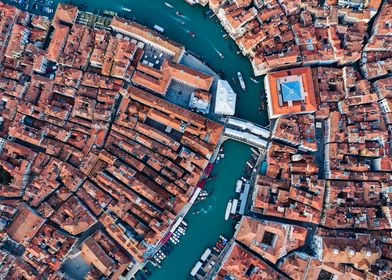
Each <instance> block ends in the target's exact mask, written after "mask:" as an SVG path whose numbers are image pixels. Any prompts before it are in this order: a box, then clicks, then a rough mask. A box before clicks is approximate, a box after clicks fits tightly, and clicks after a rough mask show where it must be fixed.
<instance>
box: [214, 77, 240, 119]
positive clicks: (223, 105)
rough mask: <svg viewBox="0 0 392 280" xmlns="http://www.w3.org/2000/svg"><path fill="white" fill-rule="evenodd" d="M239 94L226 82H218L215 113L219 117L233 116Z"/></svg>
mask: <svg viewBox="0 0 392 280" xmlns="http://www.w3.org/2000/svg"><path fill="white" fill-rule="evenodd" d="M236 98H237V94H236V93H235V92H234V91H233V89H232V88H231V86H230V85H229V83H228V82H227V81H225V80H218V85H217V90H216V97H215V106H214V113H215V114H218V115H227V116H233V115H234V113H235V104H236Z"/></svg>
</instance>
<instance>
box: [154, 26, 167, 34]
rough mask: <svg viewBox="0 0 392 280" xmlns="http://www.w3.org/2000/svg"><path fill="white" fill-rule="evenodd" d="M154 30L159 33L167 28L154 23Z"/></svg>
mask: <svg viewBox="0 0 392 280" xmlns="http://www.w3.org/2000/svg"><path fill="white" fill-rule="evenodd" d="M154 30H156V31H158V32H159V33H163V32H165V29H164V28H163V27H160V26H159V25H157V24H155V25H154Z"/></svg>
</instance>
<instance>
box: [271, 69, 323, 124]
mask: <svg viewBox="0 0 392 280" xmlns="http://www.w3.org/2000/svg"><path fill="white" fill-rule="evenodd" d="M265 87H266V93H267V102H268V114H269V117H270V118H271V119H275V118H277V117H279V116H284V115H290V114H305V113H312V112H314V111H316V109H317V105H316V98H315V95H314V88H313V79H312V72H311V69H310V68H309V67H306V68H296V69H292V70H285V71H279V72H274V73H269V74H267V75H266V77H265Z"/></svg>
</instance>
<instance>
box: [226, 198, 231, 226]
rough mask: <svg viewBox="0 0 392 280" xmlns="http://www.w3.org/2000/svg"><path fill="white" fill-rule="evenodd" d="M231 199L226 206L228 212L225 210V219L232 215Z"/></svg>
mask: <svg viewBox="0 0 392 280" xmlns="http://www.w3.org/2000/svg"><path fill="white" fill-rule="evenodd" d="M231 204H232V202H231V199H230V200H229V202H228V203H227V207H226V212H225V220H226V221H227V220H228V219H229V217H230V211H231Z"/></svg>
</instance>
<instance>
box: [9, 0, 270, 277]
mask: <svg viewBox="0 0 392 280" xmlns="http://www.w3.org/2000/svg"><path fill="white" fill-rule="evenodd" d="M5 2H9V1H5ZM58 2H59V1H57V0H56V1H54V5H55V6H57V3H58ZM63 2H64V1H63ZM164 2H165V1H163V0H111V1H107V0H76V1H75V0H74V1H73V4H77V5H85V8H83V9H84V10H87V11H90V12H93V13H98V12H99V11H103V10H112V11H115V12H117V13H118V14H119V16H122V17H126V18H128V19H131V18H135V21H136V22H139V23H142V24H144V25H146V26H148V27H150V28H152V27H153V26H154V25H155V24H157V25H159V26H161V27H163V28H164V29H165V33H164V35H165V36H167V37H169V38H170V39H172V40H174V41H177V42H179V43H181V44H183V45H184V46H185V47H186V49H187V50H190V51H192V52H193V53H196V54H198V55H200V56H201V57H202V59H203V60H204V61H206V63H207V64H208V65H209V66H210V67H211V68H212V69H214V70H215V71H216V72H218V73H219V72H224V75H225V79H226V80H228V81H229V83H230V84H231V85H232V87H233V89H234V90H235V91H236V92H237V93H238V98H237V106H236V116H238V117H241V118H243V119H246V120H250V121H253V122H256V123H259V124H261V125H267V124H268V119H267V113H266V111H265V110H262V111H261V112H260V110H259V107H260V106H261V100H260V93H261V91H262V90H263V82H262V80H263V79H262V77H259V78H256V80H257V81H258V83H255V82H253V81H251V80H250V79H249V78H250V77H253V75H252V69H251V65H250V63H249V61H248V59H247V58H246V57H243V56H242V55H237V53H236V51H237V47H236V45H235V43H234V42H233V41H232V40H231V39H225V38H223V35H224V34H225V33H224V32H223V29H222V27H221V25H220V23H218V22H216V18H212V19H210V18H209V16H207V15H206V14H205V13H206V12H207V11H208V9H207V8H206V7H201V6H190V5H189V4H187V3H186V2H185V1H184V0H167V2H170V3H171V4H172V5H173V6H174V8H172V9H171V8H169V7H167V6H165V5H164ZM68 3H69V2H68ZM123 8H128V9H131V12H125V11H124V10H123ZM176 11H180V12H181V14H182V16H178V15H176ZM189 31H191V32H193V33H194V34H195V35H196V36H195V38H193V37H192V36H190V35H189V33H188V32H189ZM217 51H219V52H221V53H222V54H223V56H224V59H221V58H220V56H219V55H218V53H217ZM238 71H240V72H241V73H242V74H243V77H244V79H245V82H246V92H243V91H242V90H241V89H240V87H239V85H238V81H237V78H236V77H237V72H238ZM233 78H234V80H235V83H234V81H233ZM224 148H225V158H224V159H222V160H221V161H220V163H219V164H217V165H215V167H214V169H213V171H212V174H213V175H216V177H215V178H214V180H212V181H210V182H208V183H207V185H206V189H207V191H209V192H210V193H211V195H210V196H209V197H208V198H207V199H206V200H204V201H201V202H197V203H195V205H194V206H193V207H192V208H191V210H190V211H189V213H188V215H187V216H186V218H185V221H186V222H187V223H188V230H187V233H186V235H185V236H183V237H182V238H181V242H180V243H179V244H177V245H176V246H175V247H174V249H173V250H172V252H171V253H170V255H169V256H168V257H167V258H166V259H165V260H164V261H163V262H162V267H161V268H160V269H156V270H154V271H152V274H150V275H149V276H148V279H151V280H184V279H187V278H188V275H189V272H190V270H191V269H192V266H193V265H194V264H195V263H196V262H197V260H198V259H199V257H200V255H201V254H202V253H203V251H204V250H205V248H206V247H209V246H211V245H213V244H214V243H215V241H216V240H217V238H218V237H219V235H220V234H222V235H224V236H226V237H229V238H230V237H231V236H232V235H233V233H234V224H233V222H232V221H230V220H229V221H225V220H224V213H225V209H226V204H227V202H228V200H229V198H230V197H231V196H232V195H233V194H234V190H235V183H236V180H237V179H238V178H239V177H241V174H242V172H243V169H244V167H245V163H246V160H247V159H248V158H249V157H250V154H251V150H250V147H248V146H246V145H244V144H241V143H237V142H233V141H229V142H227V143H225V145H224ZM77 280H79V279H77Z"/></svg>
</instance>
